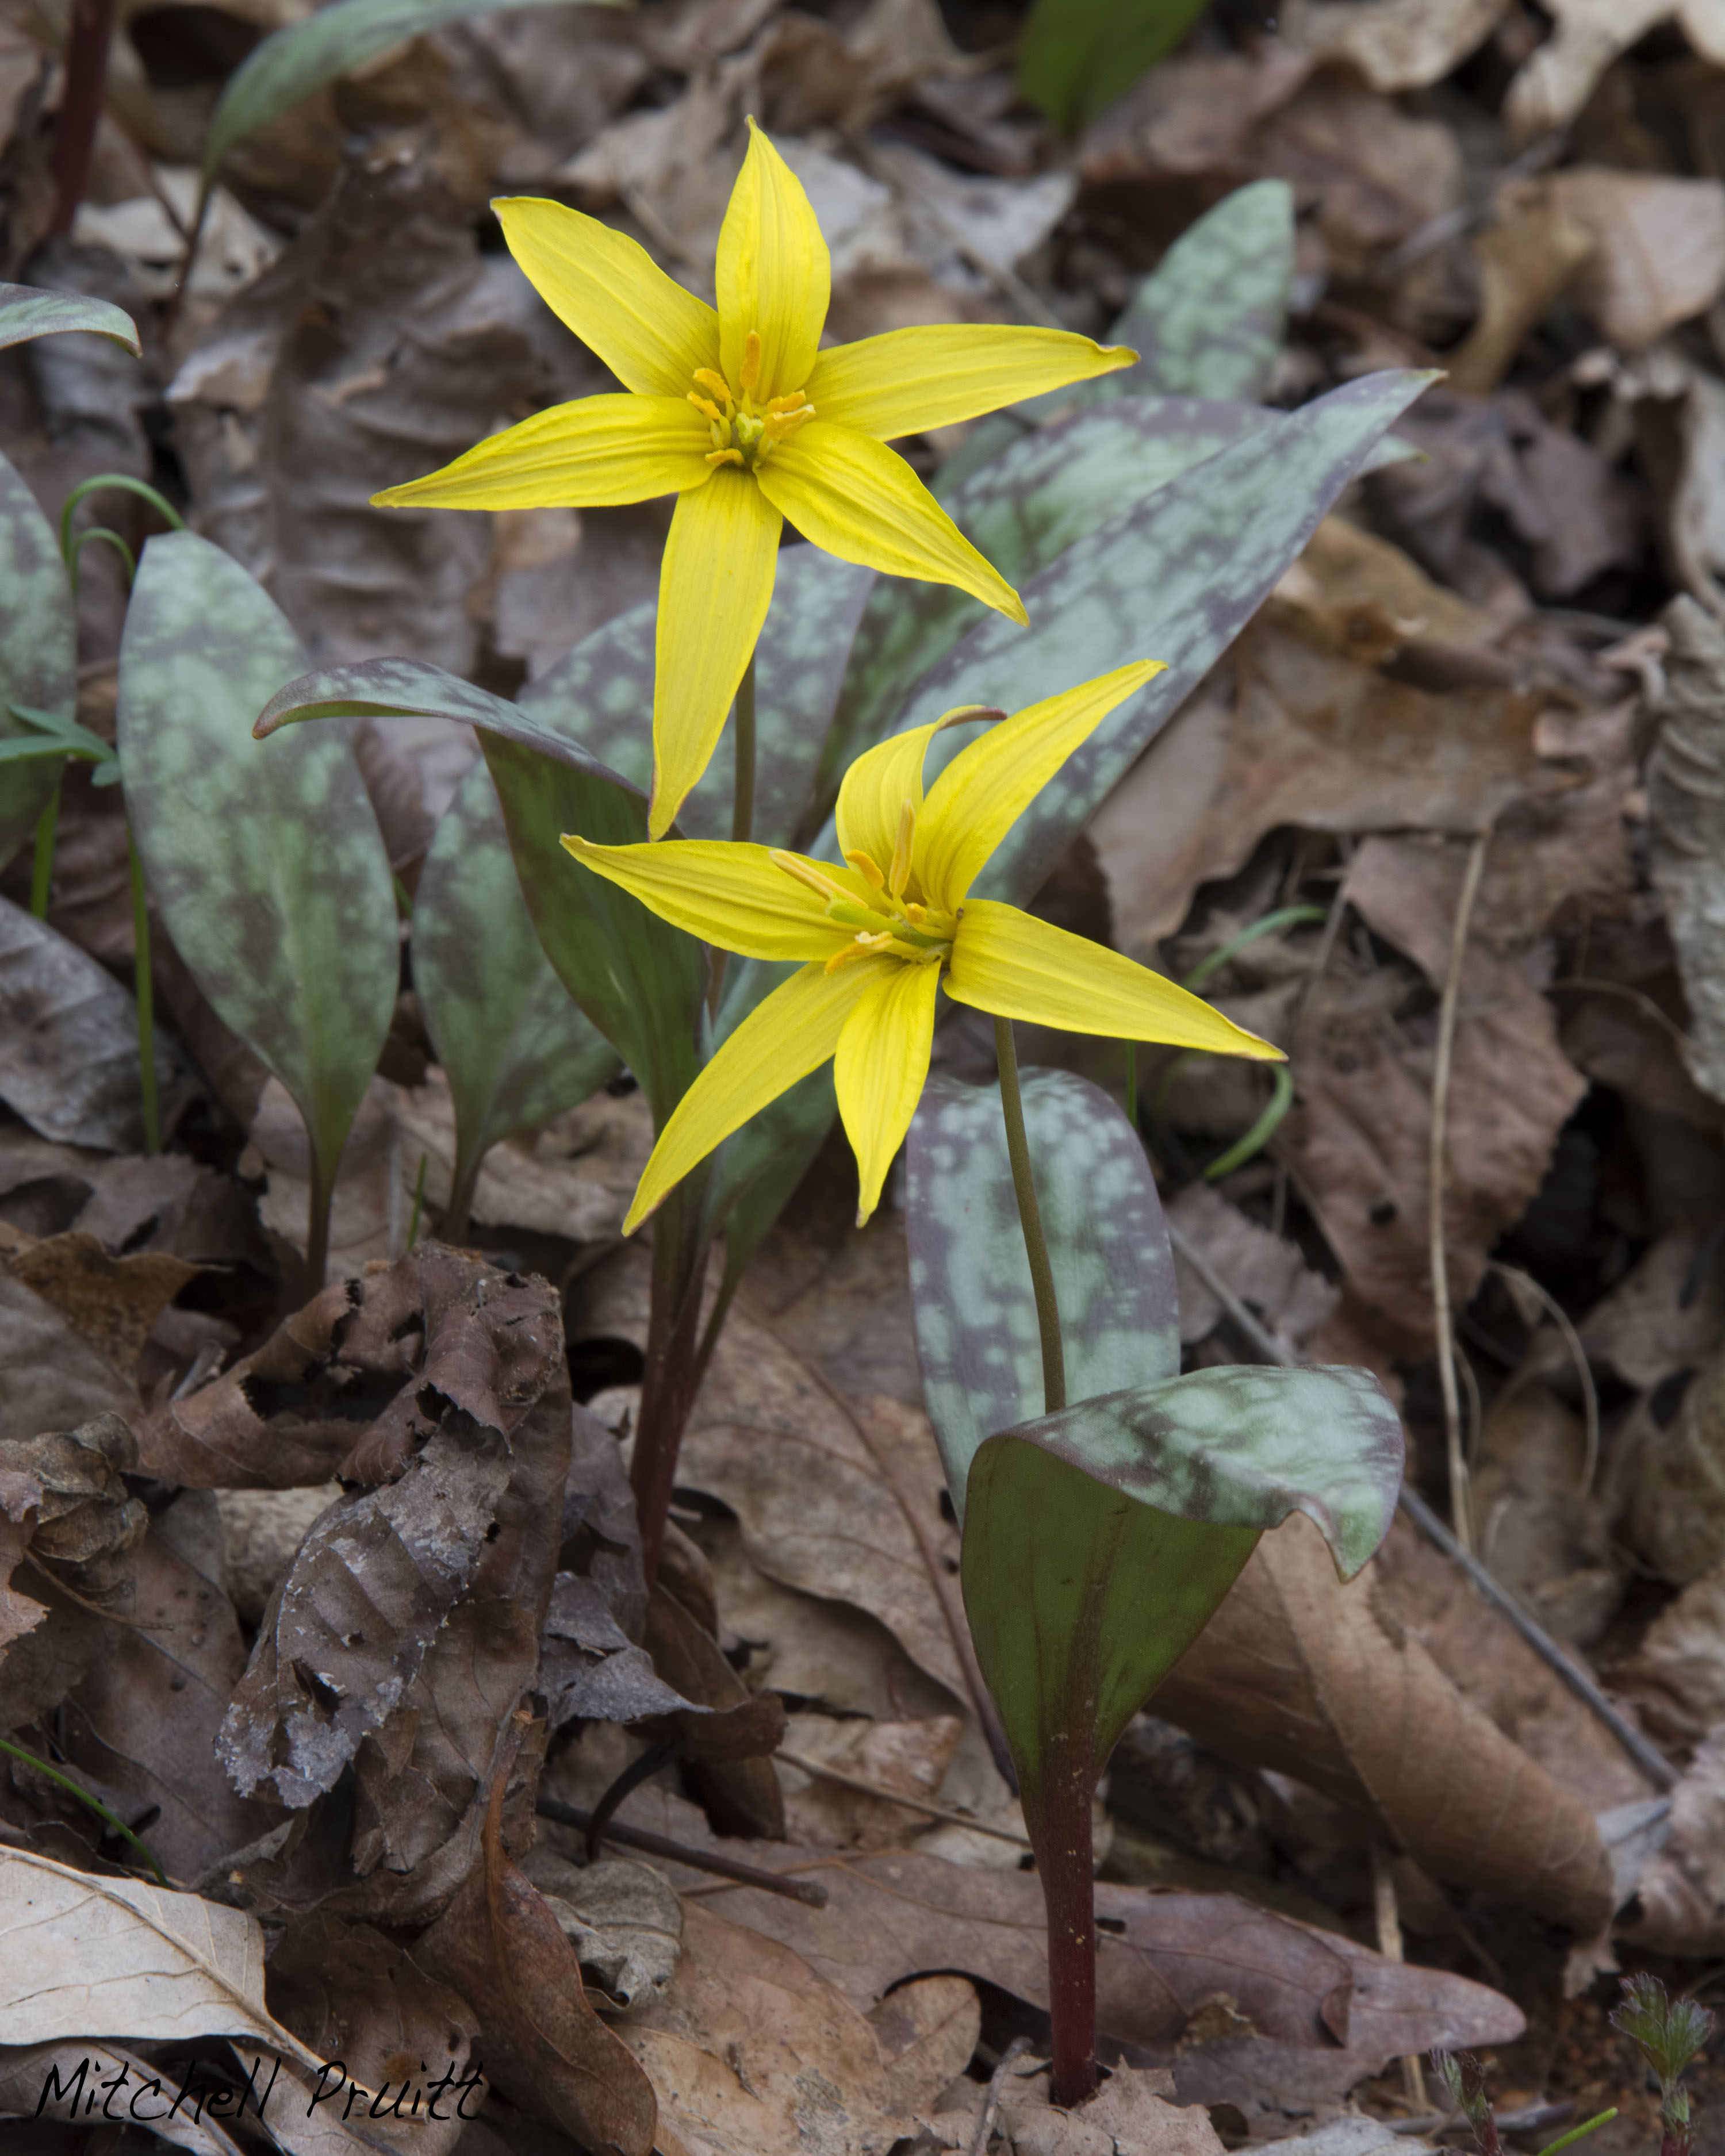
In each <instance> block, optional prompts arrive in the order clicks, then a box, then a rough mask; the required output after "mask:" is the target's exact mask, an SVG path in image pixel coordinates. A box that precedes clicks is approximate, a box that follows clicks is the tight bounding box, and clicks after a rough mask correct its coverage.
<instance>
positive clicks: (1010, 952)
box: [947, 899, 1283, 1062]
mask: <svg viewBox="0 0 1725 2156" xmlns="http://www.w3.org/2000/svg"><path fill="white" fill-rule="evenodd" d="M947 994H948V995H949V996H951V997H952V998H953V1000H954V1001H955V1002H957V1003H961V1004H971V1005H972V1006H973V1009H977V1010H985V1011H988V1012H991V1013H992V1014H993V1015H994V1016H995V1017H997V1018H1022V1019H1033V1020H1034V1022H1035V1023H1036V1024H1040V1025H1051V1026H1057V1027H1059V1028H1060V1029H1063V1030H1064V1031H1065V1032H1068V1033H1099V1034H1102V1035H1104V1036H1105V1037H1106V1038H1111V1039H1116V1040H1165V1041H1168V1042H1171V1043H1172V1044H1173V1045H1174V1046H1175V1047H1177V1048H1207V1049H1210V1050H1214V1052H1215V1053H1216V1054H1218V1055H1245V1056H1250V1057H1252V1058H1253V1059H1255V1060H1258V1061H1269V1062H1280V1061H1281V1060H1283V1059H1282V1053H1281V1050H1280V1049H1279V1048H1276V1047H1275V1046H1273V1045H1271V1042H1269V1041H1267V1040H1260V1039H1259V1038H1258V1036H1257V1034H1255V1033H1248V1032H1247V1031H1246V1030H1245V1028H1244V1027H1243V1026H1238V1025H1235V1024H1234V1022H1233V1020H1232V1019H1225V1018H1224V1017H1223V1015H1222V1014H1221V1013H1220V1012H1219V1011H1218V1010H1213V1009H1211V1008H1210V1006H1209V1004H1207V1003H1205V1002H1204V1001H1203V1000H1202V999H1201V998H1199V997H1198V996H1194V995H1191V994H1189V993H1188V992H1187V991H1186V990H1185V989H1184V988H1176V987H1175V986H1174V984H1173V982H1172V981H1165V980H1163V978H1162V976H1161V974H1159V973H1151V972H1149V971H1148V970H1147V968H1145V967H1142V966H1137V965H1134V964H1133V963H1132V960H1131V959H1130V958H1122V957H1121V955H1120V953H1119V952H1117V951H1110V950H1108V949H1107V948H1106V947H1105V946H1104V945H1102V944H1101V943H1092V942H1090V941H1089V940H1088V939H1087V938H1086V937H1082V936H1072V935H1069V934H1068V933H1067V932H1066V931H1065V929H1064V928H1055V927H1052V926H1051V925H1050V923H1049V922H1048V921H1038V920H1037V919H1036V918H1035V917H1034V915H1031V914H1029V913H1020V912H1019V909H1018V908H1017V907H1016V906H1001V905H999V904H997V903H996V902H995V901H993V900H990V899H977V900H974V901H972V902H971V903H970V904H969V905H968V906H966V907H965V909H964V913H963V918H962V919H961V921H959V923H958V935H957V941H956V942H954V943H953V946H952V971H951V972H950V973H948V974H947Z"/></svg>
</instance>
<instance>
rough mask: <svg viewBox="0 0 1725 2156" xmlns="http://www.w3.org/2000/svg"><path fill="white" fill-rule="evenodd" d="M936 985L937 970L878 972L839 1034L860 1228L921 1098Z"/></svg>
mask: <svg viewBox="0 0 1725 2156" xmlns="http://www.w3.org/2000/svg"><path fill="white" fill-rule="evenodd" d="M845 970H846V971H850V970H851V969H850V968H846V969H845ZM939 985H940V968H939V967H938V966H905V965H893V964H891V963H888V964H886V965H884V966H881V967H880V968H877V969H875V978H873V979H872V980H871V981H870V983H869V984H868V987H867V988H866V990H865V993H864V994H863V996H862V998H861V999H860V1001H859V1003H858V1004H857V1006H856V1008H855V1010H853V1011H852V1012H851V1014H850V1017H849V1018H848V1019H845V1030H844V1031H843V1032H842V1033H841V1034H839V1048H838V1053H837V1055H835V1056H834V1060H833V1080H834V1085H835V1086H837V1088H838V1093H839V1114H840V1116H843V1117H844V1119H845V1136H846V1137H848V1138H849V1139H850V1144H851V1149H852V1151H853V1152H855V1155H856V1173H857V1200H856V1224H857V1226H858V1227H859V1228H860V1227H861V1226H862V1224H863V1223H864V1222H865V1220H866V1219H868V1217H869V1215H870V1214H871V1213H872V1212H873V1211H874V1209H875V1207H876V1206H877V1205H878V1204H880V1186H881V1184H882V1183H884V1182H885V1181H886V1171H887V1169H888V1168H891V1165H892V1158H893V1155H894V1154H895V1153H896V1152H897V1151H898V1149H899V1147H901V1145H902V1144H903V1143H904V1142H905V1132H906V1131H907V1130H909V1128H910V1127H911V1116H914V1115H915V1114H916V1103H917V1101H919V1100H920V1099H921V1098H922V1086H923V1082H924V1081H925V1080H926V1079H927V1076H928V1055H929V1050H930V1048H931V1047H932V1045H933V1041H934V1000H935V991H936V989H937V988H938V987H939Z"/></svg>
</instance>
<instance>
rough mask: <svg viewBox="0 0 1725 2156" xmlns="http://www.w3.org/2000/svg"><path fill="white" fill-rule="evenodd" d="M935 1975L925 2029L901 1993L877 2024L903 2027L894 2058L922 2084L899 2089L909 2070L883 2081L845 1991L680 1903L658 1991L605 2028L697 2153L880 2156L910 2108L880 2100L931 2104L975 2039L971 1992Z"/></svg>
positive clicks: (770, 1943) (880, 2062)
mask: <svg viewBox="0 0 1725 2156" xmlns="http://www.w3.org/2000/svg"><path fill="white" fill-rule="evenodd" d="M935 1981H936V1983H937V1984H938V1985H939V1986H940V1989H939V1990H938V1991H937V1993H936V1994H935V1995H934V1999H933V2000H932V2001H931V2002H930V2003H932V2004H934V2005H937V2009H938V2010H939V2011H938V2013H937V2017H936V2018H935V2020H934V2026H933V2028H932V2029H931V2030H919V2029H918V2028H917V2026H916V2021H917V2020H921V2019H922V2018H923V2017H922V2016H921V2015H918V2016H916V2019H912V2017H911V2015H910V2013H909V2011H908V2003H906V2005H899V2004H898V2000H899V1999H901V1997H902V1994H896V1997H895V2001H894V2004H895V2005H896V2007H897V2011H896V2014H895V2015H894V2016H893V2017H892V2019H891V2020H890V2021H889V2022H888V2023H887V2024H886V2030H890V2031H891V2032H892V2033H893V2034H895V2035H900V2034H905V2033H909V2034H910V2035H911V2041H910V2043H909V2044H906V2046H904V2047H903V2049H902V2050H901V2052H900V2058H901V2060H902V2061H904V2062H905V2063H906V2065H907V2066H908V2065H909V2063H910V2061H909V2060H907V2059H906V2057H905V2054H906V2052H909V2053H911V2055H912V2056H913V2057H914V2059H915V2063H916V2069H917V2071H916V2075H915V2080H916V2081H917V2082H921V2083H922V2087H914V2086H912V2087H909V2088H908V2089H907V2088H906V2082H910V2081H911V2078H912V2077H911V2075H910V2074H909V2073H907V2072H904V2073H901V2074H900V2075H899V2076H897V2077H896V2080H894V2079H893V2078H891V2066H890V2064H889V2061H888V2058H887V2056H886V2055H885V2053H884V2047H883V2045H882V2042H881V2040H880V2035H881V2034H882V2033H886V2031H884V2030H883V2031H882V2032H880V2033H877V2030H875V2029H874V2028H871V2027H870V2023H869V2021H868V2020H865V2017H864V2014H863V2012H862V2011H860V2010H859V2008H858V2006H857V2005H855V2004H854V2003H852V2002H853V2000H854V1999H855V1987H850V1995H849V1996H848V1997H847V1995H846V1993H845V1989H840V1988H839V1986H837V1985H836V1984H834V1982H833V1981H832V1979H830V1978H829V1977H823V1976H821V1975H819V1974H816V1972H815V1971H814V1969H811V1968H810V1966H809V1963H808V1962H807V1961H805V1960H804V1959H803V1957H802V1955H801V1954H799V1953H797V1952H796V1951H795V1950H794V1949H793V1948H792V1947H790V1946H789V1945H787V1944H784V1943H781V1942H779V1941H777V1940H773V1939H771V1938H762V1936H761V1935H760V1933H758V1932H757V1931H754V1930H752V1929H748V1928H745V1927H744V1926H742V1925H740V1924H736V1923H732V1922H729V1921H728V1920H727V1919H726V1917H722V1916H716V1915H715V1914H714V1913H713V1912H711V1910H709V1909H707V1908H706V1907H703V1906H702V1905H701V1903H699V1902H691V1903H690V1904H689V1905H688V1907H687V1912H686V1915H685V1928H684V1933H683V1953H682V1956H681V1958H680V1960H679V1962H678V1964H677V1973H676V1975H675V1978H674V1979H672V1982H671V1986H670V1990H669V1991H668V1992H667V1994H665V1997H664V1998H663V1999H660V2000H657V2001H656V2002H655V2004H654V2005H651V2006H650V2007H649V2008H648V2009H647V2010H645V2012H644V2013H642V2014H639V2015H633V2016H631V2018H630V2019H629V2021H628V2022H626V2023H625V2024H624V2025H623V2027H622V2028H621V2030H619V2034H620V2035H621V2036H622V2038H623V2040H624V2043H625V2044H627V2045H628V2046H629V2050H630V2051H632V2052H633V2053H634V2056H635V2057H636V2058H637V2059H638V2060H639V2061H640V2063H641V2065H642V2066H643V2067H644V2069H645V2070H646V2072H647V2074H648V2075H649V2077H650V2079H651V2080H652V2082H653V2085H654V2087H655V2090H656V2091H657V2092H658V2095H659V2099H660V2107H661V2109H662V2110H663V2112H664V2113H665V2117H666V2119H667V2121H668V2123H670V2125H671V2126H672V2127H673V2128H675V2131H676V2132H677V2133H679V2134H680V2136H681V2137H682V2138H683V2139H684V2141H685V2143H686V2145H687V2146H688V2147H689V2148H691V2150H698V2151H701V2152H703V2156H706V2152H711V2156H886V2151H887V2150H888V2149H890V2148H891V2147H892V2145H893V2143H894V2142H895V2141H896V2140H897V2139H898V2138H899V2137H900V2136H901V2134H903V2133H906V2132H907V2131H909V2130H910V2120H909V2117H908V2113H909V2112H910V2110H911V2102H906V2104H905V2106H904V2109H903V2111H898V2110H896V2109H890V2108H889V2105H890V2104H891V2102H892V2100H893V2099H894V2098H898V2097H905V2096H909V2097H910V2098H911V2100H912V2102H914V2100H915V2098H916V2097H919V2096H920V2097H922V2099H923V2101H925V2102H928V2101H932V2097H933V2095H934V2092H935V2091H936V2090H937V2089H938V2088H939V2087H941V2086H942V2084H943V2083H944V2082H947V2081H950V2080H951V2079H952V2076H953V2075H955V2074H957V2073H958V2072H961V2071H963V2068H964V2066H966V2065H967V2064H968V2062H969V2059H970V2055H971V2052H972V2051H973V2050H974V2049H975V2046H976V2032H977V2029H978V2025H979V2021H980V2014H979V2010H978V2007H977V2004H976V1994H975V1993H974V1992H973V1990H972V1989H971V1987H970V1986H969V1985H968V1984H965V1985H964V1987H963V1990H964V1993H965V1994H968V2000H966V1999H963V1998H960V1997H959V1996H958V1995H957V1994H956V1993H955V1991H954V1989H953V1984H952V1979H950V1978H939V1979H935ZM919 1988H920V1987H919ZM955 2006H956V2011H955ZM907 2023H908V2024H909V2029H908V2031H907V2030H906V2024H907ZM937 2076H938V2078H937Z"/></svg>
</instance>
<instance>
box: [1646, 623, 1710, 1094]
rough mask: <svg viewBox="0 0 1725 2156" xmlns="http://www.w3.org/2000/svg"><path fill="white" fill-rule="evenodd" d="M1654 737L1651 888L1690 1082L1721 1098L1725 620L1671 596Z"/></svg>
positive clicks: (1650, 787) (1649, 783) (1650, 797)
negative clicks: (1684, 1008) (1716, 773)
mask: <svg viewBox="0 0 1725 2156" xmlns="http://www.w3.org/2000/svg"><path fill="white" fill-rule="evenodd" d="M1661 619H1662V620H1663V622H1664V624H1665V625H1666V629H1668V631H1669V632H1670V635H1671V649H1670V652H1669V654H1668V656H1667V658H1666V691H1665V695H1664V696H1663V698H1662V699H1661V703H1660V707H1659V722H1660V731H1659V739H1658V742H1657V744H1656V747H1655V748H1654V751H1653V754H1652V756H1651V757H1650V758H1649V760H1648V765H1647V829H1648V842H1649V847H1650V850H1651V869H1652V875H1653V881H1654V883H1655V885H1656V887H1657V889H1658V891H1659V894H1660V896H1661V898H1662V899H1663V900H1664V901H1665V906H1666V920H1667V921H1668V922H1669V924H1670V928H1671V942H1672V943H1673V944H1674V945H1675V947H1676V953H1677V963H1678V966H1679V968H1680V969H1681V973H1682V977H1683V990H1684V994H1685V996H1686V999H1687V1001H1688V1004H1689V1009H1690V1012H1691V1014H1692V1023H1691V1029H1690V1038H1689V1044H1688V1049H1687V1060H1688V1064H1689V1068H1690V1070H1691V1073H1692V1075H1693V1076H1694V1078H1695V1081H1696V1083H1697V1085H1698V1086H1701V1087H1702V1091H1705V1092H1707V1093H1709V1094H1711V1095H1712V1097H1713V1098H1714V1099H1715V1100H1725V970H1722V969H1721V968H1720V966H1719V962H1718V961H1719V950H1720V942H1719V934H1718V926H1717V923H1718V921H1719V918H1720V915H1721V911H1722V909H1725V888H1722V884H1721V871H1720V866H1719V864H1720V862H1721V861H1722V860H1725V845H1722V843H1721V839H1722V832H1725V817H1722V812H1721V808H1720V803H1719V800H1718V796H1717V788H1715V787H1714V785H1713V783H1712V777H1711V773H1712V768H1713V766H1714V764H1715V762H1716V761H1717V757H1718V753H1719V750H1720V747H1721V745H1722V743H1725V701H1722V700H1721V696H1720V687H1721V684H1722V683H1725V622H1722V621H1720V620H1719V619H1717V617H1716V616H1715V615H1713V614H1712V613H1708V612H1707V609H1706V608H1703V607H1702V605H1701V604H1700V603H1698V602H1697V600H1695V599H1693V598H1687V597H1684V598H1676V599H1673V600H1672V601H1671V604H1670V605H1669V606H1668V607H1667V608H1666V610H1665V613H1664V614H1663V615H1662V616H1661Z"/></svg>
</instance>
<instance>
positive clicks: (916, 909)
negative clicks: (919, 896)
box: [905, 903, 928, 928]
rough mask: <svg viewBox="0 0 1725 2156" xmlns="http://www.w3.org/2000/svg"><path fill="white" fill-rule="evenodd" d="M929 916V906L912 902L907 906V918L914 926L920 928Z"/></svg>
mask: <svg viewBox="0 0 1725 2156" xmlns="http://www.w3.org/2000/svg"><path fill="white" fill-rule="evenodd" d="M927 918H928V908H927V906H917V905H916V904H915V903H912V904H911V905H909V906H906V908H905V919H906V921H909V922H910V924H911V927H912V928H920V927H922V924H923V922H924V921H927Z"/></svg>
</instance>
